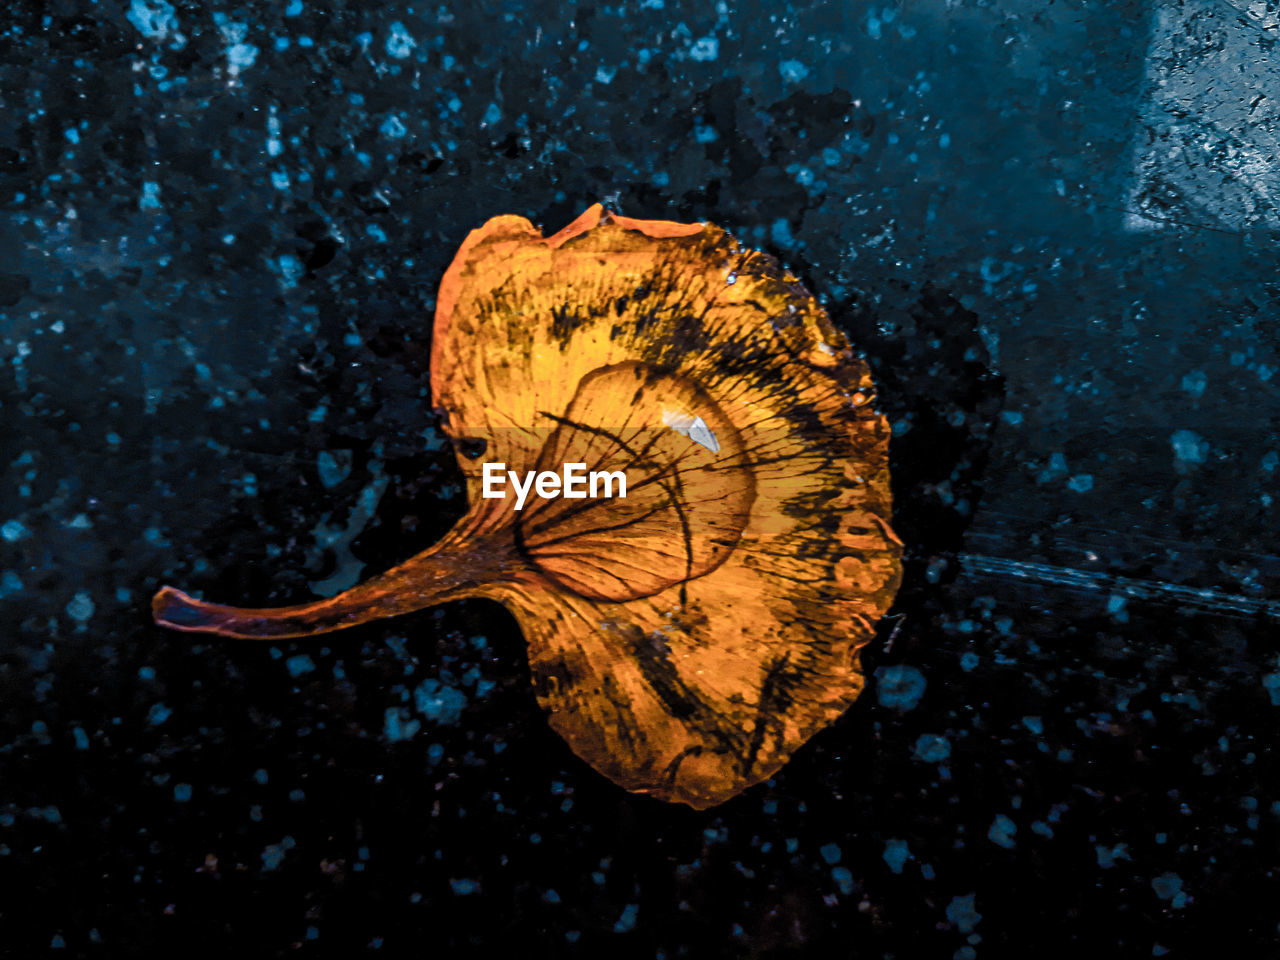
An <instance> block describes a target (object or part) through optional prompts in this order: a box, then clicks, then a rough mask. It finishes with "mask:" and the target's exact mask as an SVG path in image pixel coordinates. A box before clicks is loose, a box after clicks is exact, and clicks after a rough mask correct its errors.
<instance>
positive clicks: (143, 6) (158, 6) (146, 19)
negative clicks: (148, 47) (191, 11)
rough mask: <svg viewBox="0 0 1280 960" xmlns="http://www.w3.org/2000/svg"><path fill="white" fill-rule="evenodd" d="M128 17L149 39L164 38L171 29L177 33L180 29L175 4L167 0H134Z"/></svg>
mask: <svg viewBox="0 0 1280 960" xmlns="http://www.w3.org/2000/svg"><path fill="white" fill-rule="evenodd" d="M128 17H129V22H130V23H132V24H133V25H134V26H135V27H137V28H138V32H139V33H141V34H142V35H143V36H144V37H146V38H147V39H148V40H163V39H164V38H165V37H167V36H169V33H170V31H172V32H174V33H177V30H178V18H177V17H176V16H175V15H174V12H173V4H171V3H166V2H165V0H133V4H132V6H130V7H129V14H128Z"/></svg>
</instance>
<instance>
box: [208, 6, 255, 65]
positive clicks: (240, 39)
mask: <svg viewBox="0 0 1280 960" xmlns="http://www.w3.org/2000/svg"><path fill="white" fill-rule="evenodd" d="M213 22H214V23H215V24H217V25H218V32H219V33H221V34H222V39H223V40H224V41H225V42H226V44H227V49H226V51H225V52H226V55H227V73H229V74H231V76H233V77H234V76H236V75H237V74H239V73H240V71H241V70H248V69H249V68H250V67H252V66H253V63H254V61H255V60H257V59H258V48H257V47H255V46H254V45H253V44H251V43H245V42H244V40H245V37H247V36H248V35H249V25H248V24H247V23H234V22H232V21H231V20H230V19H228V17H227V15H226V14H225V13H215V14H214V15H213Z"/></svg>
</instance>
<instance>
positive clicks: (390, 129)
mask: <svg viewBox="0 0 1280 960" xmlns="http://www.w3.org/2000/svg"><path fill="white" fill-rule="evenodd" d="M378 132H379V133H381V134H382V135H383V136H384V137H386V138H387V139H388V140H401V139H403V138H404V135H405V134H406V133H408V132H409V131H408V130H407V129H406V128H405V125H404V122H403V121H402V120H401V119H400V118H399V117H398V116H396V115H395V114H394V113H393V114H391V115H390V116H389V117H387V119H386V120H384V121H382V126H380V127H379V128H378Z"/></svg>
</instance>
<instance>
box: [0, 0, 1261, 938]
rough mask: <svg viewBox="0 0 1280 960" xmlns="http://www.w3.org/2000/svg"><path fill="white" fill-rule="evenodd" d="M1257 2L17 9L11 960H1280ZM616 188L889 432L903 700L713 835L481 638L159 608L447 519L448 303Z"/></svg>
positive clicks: (281, 589)
mask: <svg viewBox="0 0 1280 960" xmlns="http://www.w3.org/2000/svg"><path fill="white" fill-rule="evenodd" d="M477 6H478V7H480V8H481V9H476V7H477ZM1263 7H1264V5H1262V4H1252V5H1251V4H1249V3H1247V2H1245V0H1240V2H1239V3H1232V2H1228V0H1187V2H1183V3H1178V2H1173V0H1161V2H1158V3H1151V4H1144V3H1136V2H1135V3H1103V4H1098V3H1091V4H1085V3H1082V2H1076V3H1063V2H1057V3H1046V2H1041V0H1004V2H994V3H988V2H981V0H980V2H970V0H960V2H946V3H943V2H936V3H934V2H931V3H923V2H921V3H903V4H890V3H887V2H877V3H864V2H851V3H840V4H823V3H811V4H807V5H805V4H784V3H778V4H768V3H752V4H748V5H734V9H732V10H730V9H729V8H728V6H727V5H724V4H721V5H720V6H719V7H717V6H715V5H713V4H709V3H707V4H692V3H680V2H675V0H643V2H639V0H626V2H625V3H616V4H601V5H593V4H564V3H558V2H556V3H552V2H546V3H528V4H523V3H505V4H499V3H488V2H485V3H481V4H477V5H470V4H468V5H464V4H456V5H453V6H444V5H439V4H434V5H433V4H426V3H423V4H413V5H412V6H407V5H405V4H404V3H386V4H372V3H370V4H357V3H332V4H320V3H317V2H314V0H303V2H297V0H285V2H279V3H249V4H241V5H236V6H229V5H223V4H214V3H210V4H196V3H175V4H172V5H170V4H169V3H164V2H161V0H133V2H131V0H120V2H114V3H94V2H87V0H85V2H71V0H53V2H50V3H47V4H35V3H15V4H10V5H9V9H8V11H7V16H6V17H4V18H3V19H4V29H3V30H2V31H0V98H2V100H0V178H2V180H3V182H2V183H0V210H2V211H3V228H2V229H0V359H2V360H3V367H2V369H0V423H2V424H3V427H2V428H0V467H2V468H3V470H4V471H5V472H4V477H3V482H0V534H2V535H3V539H0V624H4V630H3V633H0V888H3V889H4V890H5V891H6V893H5V895H4V897H3V899H2V900H0V950H7V951H8V952H10V953H11V954H12V955H15V956H29V955H31V954H32V952H33V951H37V950H40V951H43V950H45V949H46V948H50V947H52V948H55V949H59V948H60V949H62V950H64V951H65V952H66V953H69V954H76V955H81V954H83V955H87V956H125V955H139V954H141V953H142V951H143V950H144V949H153V950H154V949H181V950H182V951H183V952H184V953H200V952H203V951H206V950H207V951H209V952H220V953H222V954H223V955H225V951H226V950H227V949H229V948H233V947H234V948H237V949H241V950H248V951H249V952H250V953H251V954H253V955H257V954H261V955H275V954H285V953H288V954H293V953H295V952H298V951H301V952H303V953H312V954H324V955H341V956H350V955H351V954H353V953H356V952H360V951H364V950H366V949H367V950H380V951H381V952H382V953H384V954H389V955H396V956H400V955H415V956H417V955H421V954H423V953H427V952H430V953H432V954H433V955H435V954H439V955H445V956H448V955H455V954H461V953H463V952H464V951H466V950H474V949H477V948H478V947H479V946H480V945H485V946H504V947H510V948H512V949H518V950H519V951H520V952H521V954H522V955H534V956H538V955H552V956H561V955H563V956H582V957H598V956H600V955H602V954H603V953H605V952H606V951H607V952H608V953H609V954H611V955H616V956H633V955H634V956H639V957H677V956H693V957H708V956H760V957H774V956H806V955H812V956H823V957H826V956H854V957H900V958H905V957H911V958H916V957H929V958H931V957H944V958H951V957H954V958H956V960H974V958H984V960H985V958H992V957H1003V956H1021V955H1023V954H1024V952H1025V951H1028V950H1034V951H1036V952H1038V953H1040V954H1042V955H1048V956H1054V955H1061V954H1067V953H1070V954H1071V955H1079V954H1080V951H1082V950H1092V951H1094V952H1095V953H1096V954H1098V955H1100V956H1107V957H1119V956H1124V957H1147V956H1153V955H1154V956H1162V955H1166V954H1167V955H1170V956H1175V957H1176V956H1186V957H1203V956H1206V955H1207V953H1206V951H1208V950H1210V949H1213V950H1215V951H1218V952H1221V951H1223V950H1227V951H1228V952H1230V950H1231V949H1238V950H1239V951H1241V952H1240V955H1242V956H1263V955H1266V954H1267V953H1268V952H1270V951H1271V950H1274V949H1275V948H1276V946H1277V941H1278V936H1277V926H1276V924H1277V916H1278V914H1277V910H1276V907H1275V904H1276V903H1277V902H1280V882H1277V879H1276V875H1275V871H1276V869H1277V868H1278V867H1280V864H1277V855H1276V850H1277V848H1278V846H1280V844H1278V841H1280V790H1277V774H1278V770H1277V759H1276V755H1275V749H1274V747H1273V740H1274V735H1275V731H1276V721H1277V717H1278V716H1280V712H1278V711H1280V660H1278V659H1277V656H1278V650H1277V643H1276V640H1275V636H1276V634H1275V612H1276V606H1275V600H1274V599H1271V598H1275V597H1276V596H1277V588H1276V584H1277V578H1280V558H1277V555H1276V532H1275V530H1276V521H1275V512H1276V507H1275V505H1274V503H1273V501H1272V499H1271V498H1272V496H1273V495H1274V490H1275V487H1276V476H1277V462H1278V460H1280V454H1278V453H1277V451H1278V449H1280V438H1278V436H1277V426H1278V424H1280V378H1277V377H1275V376H1274V374H1275V373H1276V372H1278V371H1280V359H1277V341H1278V340H1280V335H1278V334H1277V332H1276V331H1277V324H1276V316H1277V300H1278V299H1280V290H1278V289H1277V284H1276V280H1275V262H1276V261H1275V249H1276V248H1275V230H1276V228H1277V225H1278V223H1280V221H1278V220H1277V214H1276V210H1275V208H1274V207H1273V206H1272V204H1271V202H1270V199H1269V198H1270V195H1271V193H1272V192H1273V191H1274V190H1275V189H1276V187H1277V178H1276V177H1275V175H1274V174H1272V173H1271V172H1270V171H1271V169H1272V168H1273V164H1274V161H1273V159H1272V158H1273V155H1274V148H1275V145H1276V142H1277V141H1276V133H1275V129H1276V128H1275V126H1274V124H1273V123H1272V118H1273V117H1275V116H1276V113H1275V110H1276V108H1275V107H1274V106H1273V105H1272V104H1271V102H1270V101H1269V100H1268V99H1266V96H1267V95H1268V94H1267V90H1268V89H1272V88H1274V87H1275V86H1276V76H1275V68H1274V66H1273V65H1272V64H1273V63H1274V56H1273V54H1271V45H1272V43H1273V40H1272V36H1273V35H1274V33H1275V29H1274V28H1275V24H1274V23H1272V21H1273V20H1274V19H1275V15H1274V14H1273V13H1272V14H1268V13H1266V12H1265V11H1263V10H1262V8H1263ZM1268 18H1271V19H1268ZM1268 83H1269V84H1271V87H1268V86H1267V84H1268ZM1259 94H1263V96H1259ZM596 201H602V202H605V203H606V204H607V205H609V206H610V207H612V208H614V209H617V210H620V211H621V212H623V213H625V214H627V215H629V216H636V217H654V218H666V219H676V220H700V219H705V220H710V221H713V222H715V223H718V224H721V225H722V226H725V227H727V228H728V229H730V230H731V231H732V232H734V233H735V234H736V235H737V236H738V237H740V238H741V239H743V240H744V241H746V242H748V243H751V244H754V245H756V246H759V247H761V248H763V249H765V250H768V251H770V252H771V253H773V254H774V255H776V256H777V257H779V258H780V259H781V260H783V261H784V262H785V263H786V264H788V266H789V267H790V268H791V269H792V270H794V271H796V272H797V273H798V274H799V275H800V276H801V277H802V278H803V279H804V281H805V282H806V284H807V285H809V286H810V288H811V289H813V290H814V291H815V292H816V293H818V294H819V295H820V296H821V297H822V298H823V300H824V302H825V303H826V304H827V305H828V308H829V309H830V310H831V312H832V315H833V316H834V317H835V318H836V320H837V321H838V322H839V323H840V324H841V325H842V326H843V327H844V328H845V329H846V330H847V331H848V332H849V334H850V336H851V337H852V338H853V339H854V340H855V342H856V343H858V344H859V346H860V347H861V348H862V349H863V350H865V352H866V355H867V358H868V360H869V362H870V363H871V364H872V367H873V369H874V371H875V373H876V376H877V378H878V380H879V383H880V387H881V396H882V405H883V407H884V409H885V410H886V412H887V413H888V414H889V415H890V417H891V418H892V420H893V422H894V426H895V439H894V448H893V457H894V462H893V465H894V475H895V495H896V498H897V507H898V510H897V516H896V521H895V524H896V526H897V528H898V530H899V532H900V533H901V534H902V536H903V537H904V539H905V540H906V541H907V543H908V547H909V551H910V554H909V561H908V580H907V583H906V585H905V586H904V589H903V592H902V594H901V597H900V599H899V603H898V604H897V606H896V608H895V611H894V615H893V616H892V617H891V618H890V619H888V620H886V622H885V624H884V625H883V626H884V629H883V631H882V640H881V641H880V642H877V643H876V644H875V645H874V646H873V647H872V648H869V649H868V651H867V662H868V666H869V668H870V669H871V670H872V671H875V670H877V669H880V668H890V667H895V668H896V667H904V666H905V667H909V668H910V670H905V671H904V670H894V671H893V672H891V673H889V674H888V676H887V677H886V676H885V673H884V670H883V669H882V670H881V679H882V682H881V683H880V684H879V685H878V686H873V687H872V688H869V692H868V693H867V694H866V695H865V696H864V698H863V700H862V701H861V702H859V703H858V704H857V705H856V706H855V707H854V708H853V709H852V710H851V711H850V712H849V713H848V714H847V715H846V716H845V717H844V718H843V719H842V720H841V721H840V722H839V723H838V724H836V726H835V727H834V728H832V729H830V730H828V731H826V732H824V733H823V734H821V735H820V736H818V737H817V738H816V739H815V740H814V741H813V742H812V743H811V744H810V745H808V746H807V747H806V748H805V749H803V750H802V751H801V752H800V753H799V755H798V756H797V757H796V758H795V760H794V761H793V762H792V763H791V764H790V765H789V766H788V767H787V768H785V769H784V770H783V772H782V773H781V774H780V775H779V776H778V777H776V778H775V780H773V781H771V782H770V783H769V784H768V785H763V786H760V787H757V788H754V789H752V790H749V791H748V792H746V793H745V794H744V795H743V796H741V797H739V798H738V799H735V800H734V801H732V802H730V803H729V804H726V805H725V806H723V807H721V808H719V809H716V810H712V811H708V812H706V813H693V812H691V811H688V810H686V809H683V808H677V807H670V806H665V805H662V804H660V803H657V802H655V801H652V800H648V799H645V798H641V797H636V796H632V795H628V794H625V793H623V792H622V791H620V790H619V789H617V788H615V787H613V786H612V785H611V784H610V783H608V782H606V781H604V780H603V779H602V778H600V777H599V776H598V775H597V774H595V773H594V772H592V771H591V770H590V769H588V768H586V767H585V766H584V765H583V764H582V763H581V762H580V761H578V760H577V759H576V758H575V757H574V756H573V755H572V754H571V753H570V752H569V750H568V749H567V747H566V746H565V745H564V744H563V742H561V741H560V740H559V739H558V738H557V737H556V736H555V735H554V734H552V733H551V732H550V731H549V729H548V728H547V726H546V724H545V721H544V720H543V719H542V716H541V714H540V712H539V710H538V708H537V706H536V704H535V703H534V700H533V696H532V690H531V688H530V684H529V677H528V669H527V666H526V665H525V663H524V659H523V641H522V639H521V637H520V635H519V632H518V630H517V629H516V627H515V624H514V622H513V621H512V620H511V619H510V618H509V617H508V616H507V615H506V614H505V613H504V612H503V611H502V610H501V608H499V607H496V606H493V605H489V604H484V603H479V602H476V603H466V604H457V605H453V606H450V607H447V608H445V609H440V610H436V611H432V612H428V613H423V614H419V615H415V616H412V617H408V618H405V619H403V620H401V621H395V622H389V623H386V624H384V625H379V626H371V627H366V628H362V629H360V630H355V631H351V632H350V633H348V634H344V635H335V636H333V637H330V638H324V642H323V643H319V642H315V643H307V644H281V645H279V646H278V647H267V646H258V645H251V644H242V643H231V642H207V641H203V640H200V639H199V638H196V639H193V638H192V637H189V636H181V635H177V634H172V633H167V632H163V631H160V630H158V629H156V628H154V627H153V626H151V624H150V619H149V611H148V607H147V604H148V600H149V598H150V595H151V594H152V593H153V592H154V590H155V589H156V588H157V587H158V586H159V585H160V584H161V583H166V582H167V583H173V584H175V585H178V586H182V587H185V588H189V589H195V590H200V591H203V593H204V595H205V596H206V597H208V598H210V599H219V600H225V601H235V602H242V603H248V604H254V603H259V604H281V603H287V602H297V601H300V600H303V599H306V598H308V597H310V596H313V595H314V594H315V593H317V592H330V593H331V592H333V591H334V590H336V589H339V588H340V587H341V586H343V585H345V584H346V583H349V582H352V581H353V580H354V579H355V578H356V577H358V576H360V575H362V574H367V573H370V572H374V571H377V570H380V569H384V568H385V567H387V566H390V565H391V564H392V563H394V562H396V561H398V560H401V559H404V558H406V557H408V556H409V555H411V554H413V553H415V552H417V551H418V550H421V549H423V548H424V547H425V546H427V545H429V544H430V543H431V542H433V541H434V540H435V539H436V538H437V537H438V536H439V535H440V534H441V533H442V532H443V531H444V530H446V529H447V528H448V527H449V525H450V524H451V523H452V521H453V520H454V519H456V518H457V517H458V516H459V515H460V513H461V511H462V509H463V506H464V504H463V497H462V493H461V486H460V474H459V473H458V471H457V469H456V466H455V463H454V459H453V453H452V451H451V450H450V449H448V447H447V445H446V444H445V442H444V440H443V437H442V435H441V434H440V433H439V431H438V430H437V429H436V421H435V420H434V418H433V416H432V415H431V413H430V400H429V384H428V381H427V356H428V352H429V346H430V322H431V316H432V310H433V308H434V295H435V289H436V285H437V284H438V282H439V278H440V276H441V274H442V272H443V270H444V268H445V267H446V266H447V264H448V262H449V260H450V259H451V257H452V255H453V253H454V251H455V250H456V248H457V246H458V244H459V243H460V242H461V240H462V239H463V237H464V236H465V235H466V233H467V231H468V230H470V229H473V228H475V227H477V226H479V225H480V224H481V223H482V222H483V221H484V220H485V219H487V218H488V217H490V216H493V215H496V214H500V213H517V214H521V215H524V216H527V217H529V218H531V219H532V220H533V221H534V222H536V223H539V224H542V225H543V226H544V227H545V228H546V229H547V230H548V231H553V230H556V229H559V228H560V227H561V226H563V225H564V224H565V223H567V222H568V221H569V220H571V219H572V218H573V217H574V216H576V215H577V214H578V213H579V212H581V211H582V210H583V209H584V208H585V207H587V206H588V205H589V204H591V203H593V202H596ZM1117 577H1119V578H1123V579H1115V578H1117ZM1178 587H1190V588H1206V589H1212V590H1214V591H1216V592H1215V593H1213V594H1212V595H1208V596H1207V597H1206V598H1196V597H1195V596H1193V595H1192V594H1191V592H1190V591H1184V592H1179V591H1178V589H1177V588H1178ZM891 634H892V635H893V637H892V642H891V643H890V635H891ZM913 671H916V672H918V676H919V677H920V678H922V679H923V681H924V683H925V686H924V690H923V694H922V695H921V696H918V697H916V696H914V695H912V690H911V689H910V687H911V685H910V683H908V684H906V687H907V689H906V691H905V694H904V693H903V689H902V687H903V684H902V683H901V681H902V680H903V679H904V678H905V679H907V680H911V679H914V678H916V676H917V673H916V672H913ZM895 679H896V680H897V681H899V682H897V683H895V682H892V681H894V680H895ZM922 738H923V739H922ZM944 742H945V748H944V746H943V743H944Z"/></svg>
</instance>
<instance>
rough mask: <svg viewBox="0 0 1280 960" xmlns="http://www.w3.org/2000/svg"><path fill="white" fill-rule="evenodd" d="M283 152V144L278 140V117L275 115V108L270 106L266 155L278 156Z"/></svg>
mask: <svg viewBox="0 0 1280 960" xmlns="http://www.w3.org/2000/svg"><path fill="white" fill-rule="evenodd" d="M283 152H284V144H283V143H281V142H280V118H279V117H278V116H276V108H275V106H274V105H273V106H272V107H271V113H270V115H269V116H268V117H267V156H269V157H278V156H280V154H281V153H283Z"/></svg>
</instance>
